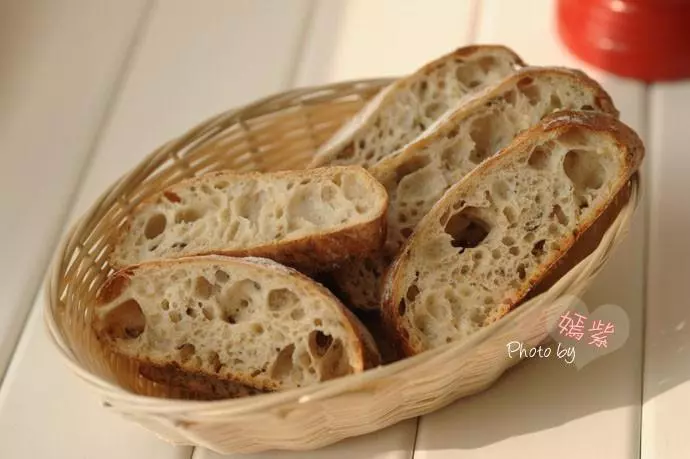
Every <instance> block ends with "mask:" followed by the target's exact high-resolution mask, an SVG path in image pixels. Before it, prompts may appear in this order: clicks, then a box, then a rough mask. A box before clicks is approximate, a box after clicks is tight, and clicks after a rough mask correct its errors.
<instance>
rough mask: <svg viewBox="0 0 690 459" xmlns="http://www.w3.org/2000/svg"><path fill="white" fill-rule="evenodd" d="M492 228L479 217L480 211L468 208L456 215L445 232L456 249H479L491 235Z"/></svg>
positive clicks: (451, 218) (447, 224)
mask: <svg viewBox="0 0 690 459" xmlns="http://www.w3.org/2000/svg"><path fill="white" fill-rule="evenodd" d="M490 229H491V228H490V226H489V224H488V223H487V222H485V221H484V220H482V219H481V218H480V217H479V209H477V208H476V207H466V208H464V209H463V210H461V211H460V212H458V213H456V214H455V215H453V216H452V217H450V219H448V223H446V225H445V227H444V230H445V232H446V233H447V234H449V235H450V236H451V238H452V241H451V245H452V246H453V247H455V248H462V249H470V248H473V247H477V246H478V245H479V244H480V243H481V242H482V241H483V240H484V239H485V238H486V236H487V235H488V234H489V231H490Z"/></svg>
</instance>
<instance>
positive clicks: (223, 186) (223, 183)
mask: <svg viewBox="0 0 690 459" xmlns="http://www.w3.org/2000/svg"><path fill="white" fill-rule="evenodd" d="M229 186H230V182H228V181H227V180H221V181H219V182H216V183H214V184H213V188H215V189H216V190H224V189H226V188H227V187H229Z"/></svg>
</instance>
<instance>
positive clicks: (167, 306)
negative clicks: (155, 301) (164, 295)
mask: <svg viewBox="0 0 690 459" xmlns="http://www.w3.org/2000/svg"><path fill="white" fill-rule="evenodd" d="M161 309H162V310H163V311H167V310H168V309H170V302H169V301H168V300H163V301H161Z"/></svg>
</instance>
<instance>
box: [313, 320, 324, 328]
mask: <svg viewBox="0 0 690 459" xmlns="http://www.w3.org/2000/svg"><path fill="white" fill-rule="evenodd" d="M322 325H323V322H322V321H321V319H314V326H316V327H320V326H322Z"/></svg>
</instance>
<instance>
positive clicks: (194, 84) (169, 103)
mask: <svg viewBox="0 0 690 459" xmlns="http://www.w3.org/2000/svg"><path fill="white" fill-rule="evenodd" d="M308 6H309V1H308V0H294V1H291V2H283V1H281V0H260V1H252V0H234V1H231V2H227V1H223V0H206V1H205V2H203V7H200V4H197V3H196V2H187V1H184V0H165V1H162V2H159V3H158V6H157V7H156V8H155V13H154V15H153V19H152V22H151V25H150V28H149V31H148V33H147V34H146V36H145V37H144V38H143V41H142V45H141V48H140V50H139V52H138V53H137V56H136V57H135V61H134V63H133V71H132V72H131V74H130V75H129V78H128V79H127V81H126V85H125V89H124V91H123V93H122V97H120V98H119V100H118V101H117V104H116V106H115V115H114V116H113V118H112V120H111V123H110V124H109V125H108V128H107V129H106V130H105V132H104V134H103V139H102V143H101V145H100V146H99V148H98V151H97V152H96V155H95V159H94V161H93V165H92V167H91V170H90V173H89V175H88V177H87V179H86V182H85V184H84V186H83V189H82V190H81V192H80V194H79V198H78V201H77V209H78V211H79V212H82V211H84V210H85V209H86V208H87V207H88V205H89V204H90V203H91V202H92V201H93V199H95V198H96V197H97V196H98V195H99V194H100V193H101V191H103V189H105V188H106V187H107V186H108V185H109V184H110V183H111V182H112V181H114V180H115V179H116V178H118V177H119V176H120V175H121V174H123V173H124V172H125V171H127V170H129V169H130V168H131V167H133V166H134V165H135V164H137V163H138V162H139V161H140V160H141V159H142V157H143V156H144V155H146V154H148V153H149V152H151V151H153V150H154V149H155V148H157V147H158V146H160V145H161V144H163V143H164V142H166V141H168V140H170V139H172V138H174V137H176V136H178V135H180V134H183V133H184V132H186V131H187V130H188V129H190V128H192V127H193V126H195V125H196V124H197V123H199V122H201V121H203V120H205V119H207V118H209V117H211V116H213V115H216V114H218V113H220V112H223V111H225V110H229V109H232V108H235V107H239V106H241V105H243V104H246V103H248V102H251V101H253V100H255V99H257V98H259V97H264V96H267V95H270V94H273V93H276V92H280V91H283V90H285V89H288V87H289V86H290V85H291V84H292V83H291V76H292V75H293V74H294V68H293V66H294V65H295V58H296V56H297V54H298V52H299V49H300V41H301V37H302V33H301V30H302V28H303V27H305V21H306V18H307V13H308Z"/></svg>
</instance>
